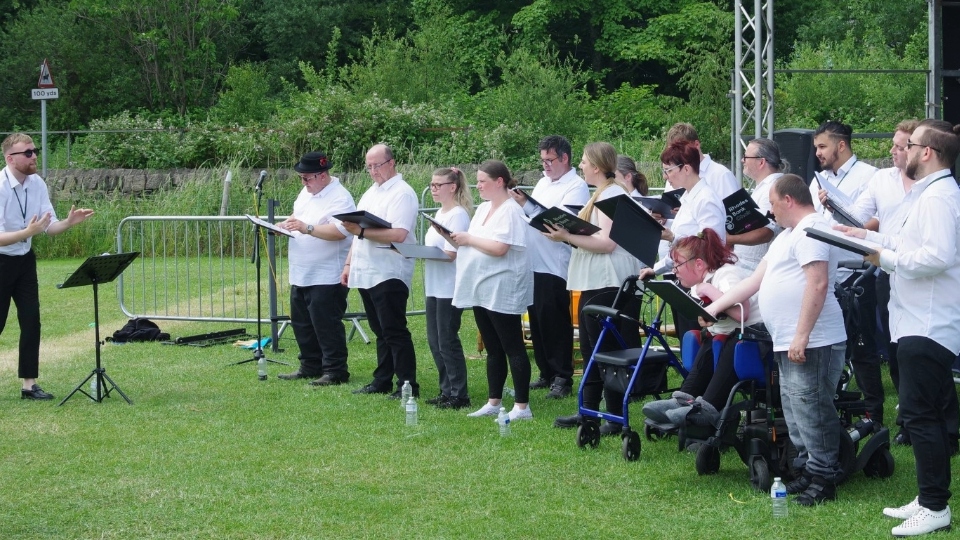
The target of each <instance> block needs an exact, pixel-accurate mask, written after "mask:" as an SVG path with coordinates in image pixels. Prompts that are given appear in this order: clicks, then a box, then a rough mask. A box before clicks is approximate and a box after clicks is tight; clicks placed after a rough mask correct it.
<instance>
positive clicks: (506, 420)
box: [497, 407, 510, 437]
mask: <svg viewBox="0 0 960 540" xmlns="http://www.w3.org/2000/svg"><path fill="white" fill-rule="evenodd" d="M497 425H498V426H500V436H501V437H506V436H508V435H510V415H509V414H507V409H506V407H500V413H499V414H498V415H497Z"/></svg>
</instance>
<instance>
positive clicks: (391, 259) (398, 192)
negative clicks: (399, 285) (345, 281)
mask: <svg viewBox="0 0 960 540" xmlns="http://www.w3.org/2000/svg"><path fill="white" fill-rule="evenodd" d="M418 208H419V203H418V202H417V194H416V193H414V191H413V188H411V187H410V186H409V185H408V184H407V183H406V182H404V181H403V176H401V175H399V174H398V175H396V176H394V177H393V178H391V179H389V180H387V181H386V182H384V183H383V184H379V185H378V184H377V183H376V182H374V184H373V185H372V186H370V188H369V189H368V190H367V191H366V193H364V194H363V197H360V202H359V203H357V210H366V211H367V212H370V213H371V214H373V215H375V216H377V217H379V218H382V219H383V220H385V221H387V222H389V223H390V224H391V225H392V226H393V228H394V229H404V230H406V231H407V237H406V238H405V239H404V240H403V243H404V244H415V243H416V242H417V239H416V235H415V234H414V233H413V231H414V227H415V226H416V221H417V210H418ZM383 245H385V244H381V243H379V242H374V241H373V240H370V239H369V238H364V239H363V240H360V239H359V238H355V239H354V241H353V254H352V255H351V256H350V281H349V283H350V287H351V288H354V289H369V288H371V287H374V286H376V285H379V284H380V283H383V282H384V281H387V280H388V279H399V280H401V281H403V282H404V283H405V284H406V285H407V289H410V286H411V284H412V282H413V264H414V260H413V259H407V258H406V257H404V256H403V255H401V254H399V253H397V252H396V251H394V250H392V249H381V248H380V246H383Z"/></svg>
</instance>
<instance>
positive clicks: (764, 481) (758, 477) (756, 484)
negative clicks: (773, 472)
mask: <svg viewBox="0 0 960 540" xmlns="http://www.w3.org/2000/svg"><path fill="white" fill-rule="evenodd" d="M750 485H752V486H753V488H754V489H756V490H757V491H760V492H765V491H767V490H769V489H770V486H772V485H773V483H772V482H771V481H770V467H768V466H767V462H766V460H764V459H755V460H753V462H752V463H750Z"/></svg>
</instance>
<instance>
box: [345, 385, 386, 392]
mask: <svg viewBox="0 0 960 540" xmlns="http://www.w3.org/2000/svg"><path fill="white" fill-rule="evenodd" d="M353 393H354V394H389V393H390V390H386V389H381V388H380V387H378V386H376V385H374V384H368V385H366V386H361V387H360V388H357V389H356V390H354V391H353Z"/></svg>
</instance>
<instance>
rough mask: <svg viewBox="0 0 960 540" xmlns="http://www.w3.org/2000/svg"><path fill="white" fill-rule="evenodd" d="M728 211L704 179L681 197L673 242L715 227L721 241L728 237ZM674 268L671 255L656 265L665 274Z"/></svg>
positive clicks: (671, 228) (673, 229)
mask: <svg viewBox="0 0 960 540" xmlns="http://www.w3.org/2000/svg"><path fill="white" fill-rule="evenodd" d="M726 226H727V211H726V209H725V208H724V206H723V201H722V200H721V199H720V197H718V196H717V194H716V193H714V192H713V190H712V189H710V187H709V186H707V184H706V183H705V182H703V181H702V180H701V181H699V182H697V185H695V186H693V188H691V189H689V190H687V191H685V192H684V193H683V196H682V197H680V210H679V211H678V212H677V215H676V216H674V218H673V225H671V226H670V230H671V231H673V237H674V238H673V243H676V242H677V240H680V239H681V238H683V237H685V236H692V235H695V234H697V233H699V232H700V231H702V230H704V229H713V230H714V231H716V232H717V235H718V236H720V240H721V241H725V240H726V239H727V228H726ZM672 268H673V259H671V258H670V256H669V255H667V256H666V257H663V258H661V259H660V260H659V261H658V262H657V264H656V265H655V266H654V270H656V272H657V274H663V273H664V272H668V271H670V270H671V269H672Z"/></svg>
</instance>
